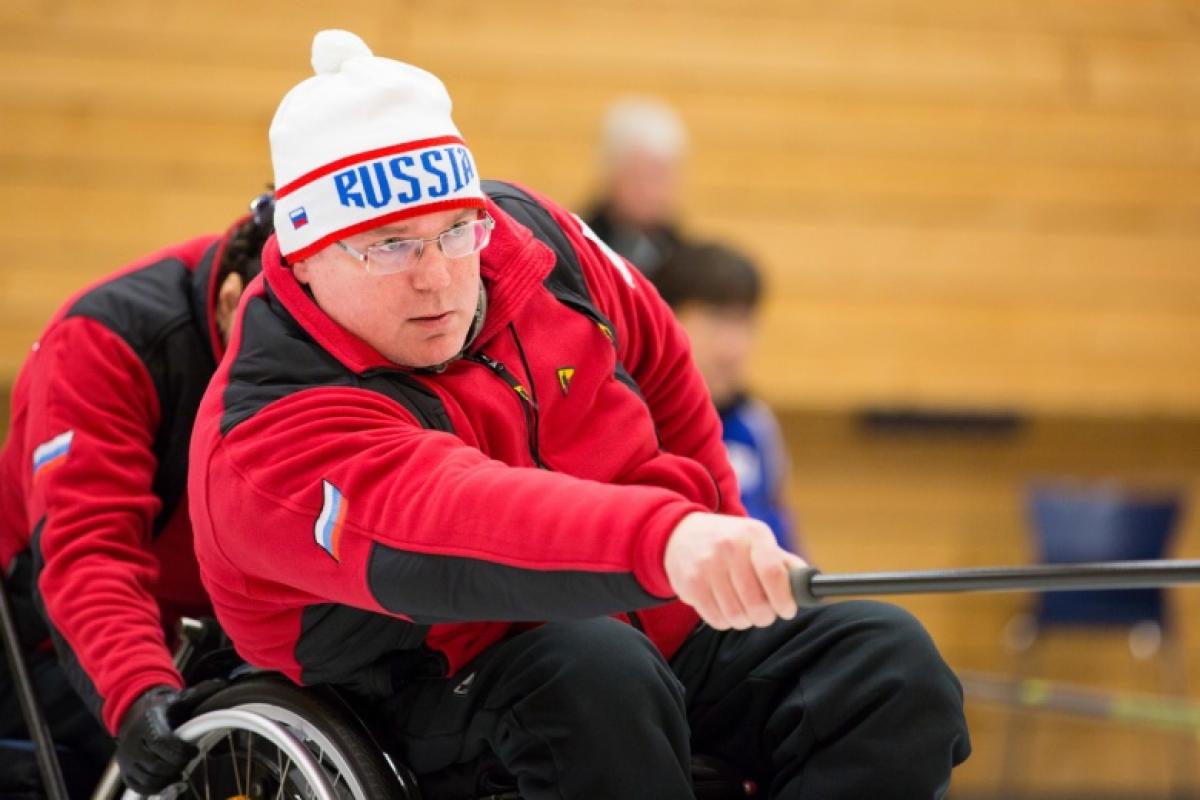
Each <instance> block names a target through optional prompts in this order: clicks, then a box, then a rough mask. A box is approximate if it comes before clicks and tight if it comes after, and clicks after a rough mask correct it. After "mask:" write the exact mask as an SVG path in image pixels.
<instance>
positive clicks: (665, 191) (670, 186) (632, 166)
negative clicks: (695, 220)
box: [609, 150, 679, 227]
mask: <svg viewBox="0 0 1200 800" xmlns="http://www.w3.org/2000/svg"><path fill="white" fill-rule="evenodd" d="M609 193H610V198H611V200H612V205H613V211H614V212H615V213H616V214H617V216H618V217H620V218H622V219H624V220H626V221H628V222H630V223H633V224H634V225H638V226H641V227H650V226H652V225H661V224H664V223H667V222H670V221H671V219H672V218H673V217H674V216H675V202H676V198H677V196H678V194H679V163H678V161H676V160H675V159H671V158H664V157H663V156H659V155H655V154H653V153H650V152H647V151H644V150H631V151H629V152H628V153H625V154H624V155H622V156H621V158H620V159H619V160H618V161H617V163H616V164H614V165H613V168H612V174H611V183H610V185H609Z"/></svg>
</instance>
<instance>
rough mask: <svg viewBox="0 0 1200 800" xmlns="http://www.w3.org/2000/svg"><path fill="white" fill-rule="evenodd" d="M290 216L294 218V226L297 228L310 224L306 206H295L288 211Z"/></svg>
mask: <svg viewBox="0 0 1200 800" xmlns="http://www.w3.org/2000/svg"><path fill="white" fill-rule="evenodd" d="M288 217H289V218H290V219H291V220H292V227H293V228H295V229H296V230H299V229H300V228H303V227H304V226H305V225H307V224H308V212H307V211H305V210H304V206H300V207H299V208H293V209H292V210H291V211H289V212H288Z"/></svg>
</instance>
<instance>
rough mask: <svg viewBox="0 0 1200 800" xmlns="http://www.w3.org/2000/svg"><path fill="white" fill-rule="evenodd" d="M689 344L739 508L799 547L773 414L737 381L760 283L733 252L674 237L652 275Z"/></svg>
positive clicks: (754, 271)
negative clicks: (675, 243) (716, 416)
mask: <svg viewBox="0 0 1200 800" xmlns="http://www.w3.org/2000/svg"><path fill="white" fill-rule="evenodd" d="M652 281H653V283H654V285H655V287H657V289H658V291H659V294H661V295H662V297H663V299H664V300H666V302H667V304H668V305H670V306H671V308H672V310H673V311H674V312H675V316H676V318H677V319H678V320H679V322H680V323H681V324H682V325H683V327H684V329H685V330H686V331H687V334H688V338H689V339H690V340H691V344H692V357H693V358H694V359H695V361H696V366H697V367H699V368H700V374H701V376H702V377H703V378H704V383H705V385H706V386H707V387H708V391H709V394H710V395H712V400H713V403H714V405H716V407H717V411H718V412H719V413H720V415H721V426H722V436H721V438H722V439H723V440H724V442H725V447H726V449H727V450H728V452H729V462H730V464H732V465H733V470H734V473H735V474H736V475H737V481H738V489H739V491H740V492H741V497H742V505H744V506H745V507H746V512H747V513H748V514H749V515H750V516H752V517H754V518H756V519H760V520H762V521H763V522H765V523H767V524H768V525H769V526H770V527H771V530H772V531H774V533H775V538H776V539H778V540H779V543H780V545H782V546H783V547H785V548H787V549H789V550H792V551H794V552H799V551H800V544H799V541H798V540H797V538H796V532H795V525H794V523H793V520H792V515H791V513H790V512H789V510H788V508H787V506H786V504H785V502H784V498H783V494H784V487H785V486H786V484H787V479H788V468H789V463H788V455H787V450H786V448H785V446H784V442H783V436H782V434H781V432H780V430H779V423H778V422H777V421H776V419H775V415H774V414H773V413H772V412H771V410H770V409H769V408H768V407H767V406H766V404H764V403H763V402H762V401H760V400H758V399H756V398H754V397H753V396H751V395H750V394H749V392H748V391H747V390H746V387H745V383H744V381H745V370H746V362H747V359H748V357H749V355H750V350H751V347H752V346H753V343H754V333H755V322H756V316H757V311H758V306H759V302H760V300H761V298H762V291H763V284H762V278H761V276H760V275H759V272H758V269H757V268H756V267H755V265H754V263H753V262H752V261H750V259H749V258H747V257H746V256H744V255H743V254H741V253H738V252H736V251H734V250H731V249H730V248H728V247H725V246H723V245H720V244H715V243H695V244H692V243H687V244H682V245H680V246H679V247H678V248H677V249H676V250H675V251H674V252H673V253H672V254H671V256H670V257H668V258H667V259H666V260H665V261H664V262H663V263H662V264H661V265H660V266H659V268H658V270H657V271H656V272H655V274H654V275H653V277H652Z"/></svg>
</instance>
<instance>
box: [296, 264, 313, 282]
mask: <svg viewBox="0 0 1200 800" xmlns="http://www.w3.org/2000/svg"><path fill="white" fill-rule="evenodd" d="M311 260H312V259H310V258H306V259H304V260H303V261H297V262H296V263H295V264H292V274H293V275H295V276H296V280H297V281H299V282H300V283H303V284H307V283H308V281H309V279H310V278H311V277H312V267H310V266H309V263H308V262H309V261H311Z"/></svg>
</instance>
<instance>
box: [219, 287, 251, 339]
mask: <svg viewBox="0 0 1200 800" xmlns="http://www.w3.org/2000/svg"><path fill="white" fill-rule="evenodd" d="M245 289H246V282H245V280H243V278H242V276H241V275H239V274H237V273H236V272H231V273H229V274H228V275H226V276H225V280H223V281H221V286H220V288H218V289H217V310H216V316H217V331H218V332H219V333H220V334H221V338H222V339H224V340H226V341H228V339H229V329H230V328H231V327H232V326H233V315H234V312H236V311H237V306H238V300H240V299H241V297H242V292H243V291H245Z"/></svg>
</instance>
